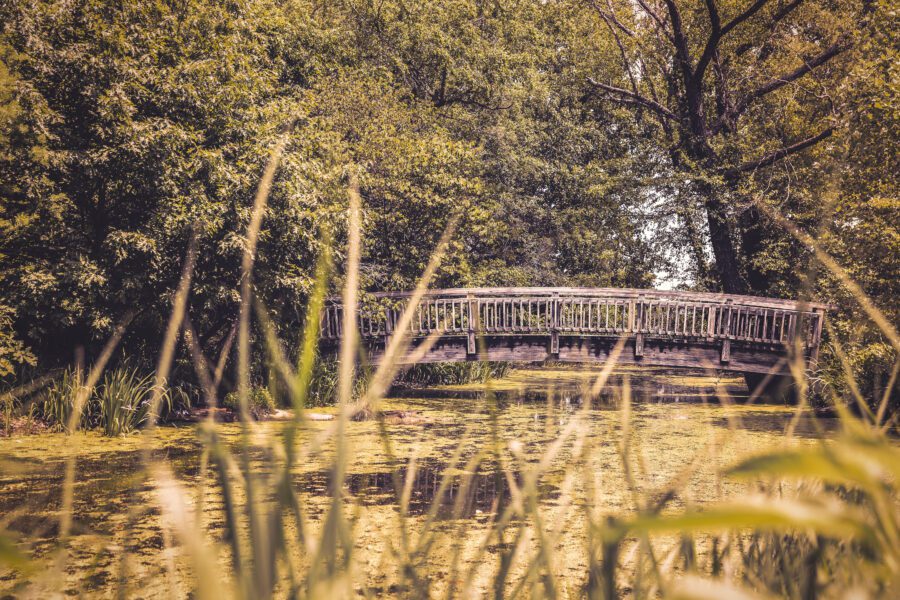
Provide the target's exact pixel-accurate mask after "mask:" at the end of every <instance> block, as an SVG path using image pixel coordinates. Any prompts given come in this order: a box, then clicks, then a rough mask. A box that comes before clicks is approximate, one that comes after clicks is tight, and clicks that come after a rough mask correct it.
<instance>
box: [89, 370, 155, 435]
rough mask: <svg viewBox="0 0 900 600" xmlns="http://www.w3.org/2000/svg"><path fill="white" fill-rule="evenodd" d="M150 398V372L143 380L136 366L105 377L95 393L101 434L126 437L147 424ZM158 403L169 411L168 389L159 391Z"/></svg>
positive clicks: (151, 392) (151, 389) (150, 407)
mask: <svg viewBox="0 0 900 600" xmlns="http://www.w3.org/2000/svg"><path fill="white" fill-rule="evenodd" d="M153 395H154V378H153V374H152V373H151V374H148V375H145V376H143V377H142V376H141V375H140V373H139V371H138V369H137V368H136V367H135V368H129V367H127V366H123V367H119V368H117V369H115V370H113V371H110V372H109V373H107V374H106V375H104V377H103V382H102V383H101V385H100V387H99V388H98V389H97V391H96V392H95V398H96V403H97V406H98V413H99V414H98V417H99V421H100V427H101V428H102V429H103V433H105V434H106V435H108V436H117V435H126V434H129V433H133V432H135V431H137V430H138V429H140V428H141V427H143V426H144V425H146V424H147V423H148V422H149V421H150V416H151V410H152V404H151V402H152V399H153ZM161 404H162V406H164V408H165V409H171V408H172V396H171V394H170V392H169V391H168V390H163V391H162V393H161Z"/></svg>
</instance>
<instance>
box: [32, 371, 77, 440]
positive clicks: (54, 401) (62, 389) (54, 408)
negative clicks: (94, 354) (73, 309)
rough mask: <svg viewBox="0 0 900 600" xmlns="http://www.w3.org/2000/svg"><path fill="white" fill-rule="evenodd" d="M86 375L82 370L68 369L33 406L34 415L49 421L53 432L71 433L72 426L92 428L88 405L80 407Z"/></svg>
mask: <svg viewBox="0 0 900 600" xmlns="http://www.w3.org/2000/svg"><path fill="white" fill-rule="evenodd" d="M83 378H84V375H83V373H82V371H81V370H80V369H66V370H65V371H63V373H62V375H61V376H60V377H59V378H57V379H55V380H53V382H52V383H50V385H49V386H48V387H47V389H46V390H45V391H44V393H43V394H42V395H41V397H40V398H39V399H38V401H37V402H35V403H34V404H33V405H32V415H33V416H36V417H40V418H42V419H44V420H45V421H47V424H48V425H49V427H50V429H51V431H66V432H68V431H71V430H72V429H71V424H72V423H75V425H76V426H78V427H90V426H91V415H90V411H89V410H88V408H89V407H88V405H87V404H86V403H83V404H82V405H81V406H80V407H78V408H76V406H77V405H78V397H79V394H81V393H82V390H83V389H84V381H83Z"/></svg>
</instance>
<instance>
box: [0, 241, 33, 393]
mask: <svg viewBox="0 0 900 600" xmlns="http://www.w3.org/2000/svg"><path fill="white" fill-rule="evenodd" d="M0 258H2V256H0ZM12 314H13V309H12V308H10V307H9V306H3V305H0V380H2V379H3V378H4V377H8V376H9V375H12V374H13V372H14V370H15V369H16V367H20V366H24V365H30V366H34V365H35V364H37V358H36V357H35V355H34V353H32V352H31V351H30V350H29V349H28V348H27V347H26V346H25V343H24V342H22V340H20V339H17V338H16V333H15V331H14V330H13V319H12Z"/></svg>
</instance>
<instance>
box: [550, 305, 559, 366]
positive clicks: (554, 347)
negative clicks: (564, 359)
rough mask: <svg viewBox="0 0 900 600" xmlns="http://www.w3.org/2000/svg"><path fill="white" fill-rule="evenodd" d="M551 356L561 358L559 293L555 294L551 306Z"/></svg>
mask: <svg viewBox="0 0 900 600" xmlns="http://www.w3.org/2000/svg"><path fill="white" fill-rule="evenodd" d="M550 354H551V355H553V356H554V357H555V358H559V293H558V292H555V293H554V294H553V302H552V303H551V304H550Z"/></svg>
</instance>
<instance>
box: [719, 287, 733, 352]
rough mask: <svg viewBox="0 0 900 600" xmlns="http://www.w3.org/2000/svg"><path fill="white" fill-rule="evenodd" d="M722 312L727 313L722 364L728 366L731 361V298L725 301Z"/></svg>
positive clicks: (723, 333)
mask: <svg viewBox="0 0 900 600" xmlns="http://www.w3.org/2000/svg"><path fill="white" fill-rule="evenodd" d="M722 312H724V313H725V328H724V331H723V332H722V335H723V336H724V339H723V340H722V357H721V362H722V364H728V362H729V361H730V360H731V298H729V299H728V300H726V301H725V306H723V307H722Z"/></svg>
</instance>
